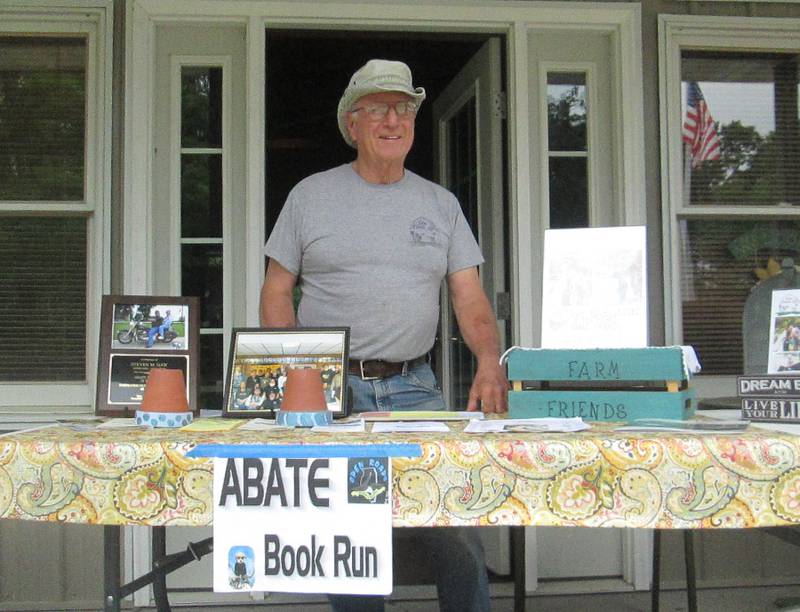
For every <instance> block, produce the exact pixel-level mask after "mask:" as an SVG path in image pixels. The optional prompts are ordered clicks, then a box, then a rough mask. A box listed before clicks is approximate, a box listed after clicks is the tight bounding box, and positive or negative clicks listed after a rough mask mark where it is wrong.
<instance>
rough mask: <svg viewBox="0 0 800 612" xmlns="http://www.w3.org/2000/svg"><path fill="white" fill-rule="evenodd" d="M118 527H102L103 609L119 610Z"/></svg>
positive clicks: (112, 611) (109, 610) (116, 611)
mask: <svg viewBox="0 0 800 612" xmlns="http://www.w3.org/2000/svg"><path fill="white" fill-rule="evenodd" d="M119 538H120V527H119V526H117V525H106V526H104V527H103V610H104V612H119V608H120V599H121V595H120V574H121V572H120V559H119Z"/></svg>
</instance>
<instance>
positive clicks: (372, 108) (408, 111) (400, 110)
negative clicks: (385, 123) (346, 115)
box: [350, 102, 419, 120]
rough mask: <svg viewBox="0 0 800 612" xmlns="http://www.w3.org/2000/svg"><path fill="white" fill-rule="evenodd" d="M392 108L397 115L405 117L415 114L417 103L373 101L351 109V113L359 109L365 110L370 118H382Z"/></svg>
mask: <svg viewBox="0 0 800 612" xmlns="http://www.w3.org/2000/svg"><path fill="white" fill-rule="evenodd" d="M390 108H393V109H394V112H395V114H396V115H397V116H398V117H402V118H406V117H410V116H413V115H415V114H416V112H417V109H418V108H419V104H417V103H416V102H392V103H389V102H373V103H371V104H365V105H364V106H359V107H358V108H354V109H352V110H351V111H350V112H351V113H357V112H358V111H360V110H363V111H367V115H368V116H369V118H370V119H375V120H378V119H383V118H384V117H386V115H388V114H389V109H390Z"/></svg>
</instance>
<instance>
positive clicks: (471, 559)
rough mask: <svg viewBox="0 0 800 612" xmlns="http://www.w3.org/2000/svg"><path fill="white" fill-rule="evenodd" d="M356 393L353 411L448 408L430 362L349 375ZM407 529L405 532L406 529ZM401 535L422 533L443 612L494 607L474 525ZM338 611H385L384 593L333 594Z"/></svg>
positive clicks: (420, 529) (422, 554)
mask: <svg viewBox="0 0 800 612" xmlns="http://www.w3.org/2000/svg"><path fill="white" fill-rule="evenodd" d="M347 386H348V387H349V388H350V389H351V390H352V393H353V412H374V411H378V410H444V409H445V405H444V399H443V398H442V392H441V391H440V390H439V386H438V385H437V383H436V377H435V376H434V374H433V371H432V370H431V368H430V366H429V365H428V364H422V365H420V366H417V367H415V368H413V369H411V370H409V371H408V372H407V373H406V374H405V375H397V376H391V377H389V378H383V379H378V380H361V379H360V378H358V377H357V376H348V377H347ZM400 532H402V533H400ZM400 532H397V535H396V537H397V536H399V537H408V536H412V537H413V536H416V538H415V540H416V542H417V544H418V546H419V548H418V550H417V551H416V552H417V554H418V555H420V557H425V558H428V559H430V560H431V561H432V565H433V567H435V568H436V576H435V578H436V588H437V591H438V594H439V610H441V612H486V611H488V610H490V603H489V578H488V575H487V574H486V559H485V556H484V552H483V544H481V540H480V538H479V537H478V533H477V531H476V530H475V529H473V528H471V527H435V528H433V527H418V528H413V529H402V530H400ZM328 599H329V600H330V602H331V607H332V608H333V610H334V611H335V612H383V610H384V600H383V597H379V596H369V595H329V596H328Z"/></svg>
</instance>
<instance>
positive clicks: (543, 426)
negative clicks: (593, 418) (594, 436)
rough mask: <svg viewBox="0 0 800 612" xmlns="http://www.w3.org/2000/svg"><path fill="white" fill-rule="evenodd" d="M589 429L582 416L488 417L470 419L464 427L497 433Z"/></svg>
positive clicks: (475, 430)
mask: <svg viewBox="0 0 800 612" xmlns="http://www.w3.org/2000/svg"><path fill="white" fill-rule="evenodd" d="M585 429H589V425H588V424H587V423H584V421H583V419H581V418H580V417H572V418H568V419H556V418H541V419H487V420H485V421H470V422H469V425H467V426H466V427H465V428H464V433H497V432H526V431H534V432H536V431H544V432H572V431H583V430H585Z"/></svg>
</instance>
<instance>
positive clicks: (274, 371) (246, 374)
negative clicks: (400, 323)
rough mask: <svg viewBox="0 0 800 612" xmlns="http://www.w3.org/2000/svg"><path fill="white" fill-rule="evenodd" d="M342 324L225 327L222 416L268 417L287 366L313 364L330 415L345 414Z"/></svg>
mask: <svg viewBox="0 0 800 612" xmlns="http://www.w3.org/2000/svg"><path fill="white" fill-rule="evenodd" d="M349 343H350V328H348V327H316V328H289V329H286V328H284V329H267V328H238V329H234V330H233V331H232V333H231V348H230V352H229V359H228V375H227V377H226V385H225V402H224V405H223V410H222V416H227V417H242V418H247V417H268V418H274V416H275V411H277V410H279V409H280V407H281V401H282V400H283V392H284V385H285V383H286V378H287V374H288V372H289V369H290V368H316V369H318V370H319V371H320V376H321V377H322V382H323V389H324V393H325V402H326V403H327V406H328V410H329V411H331V412H333V416H334V417H343V416H347V359H348V350H349Z"/></svg>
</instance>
